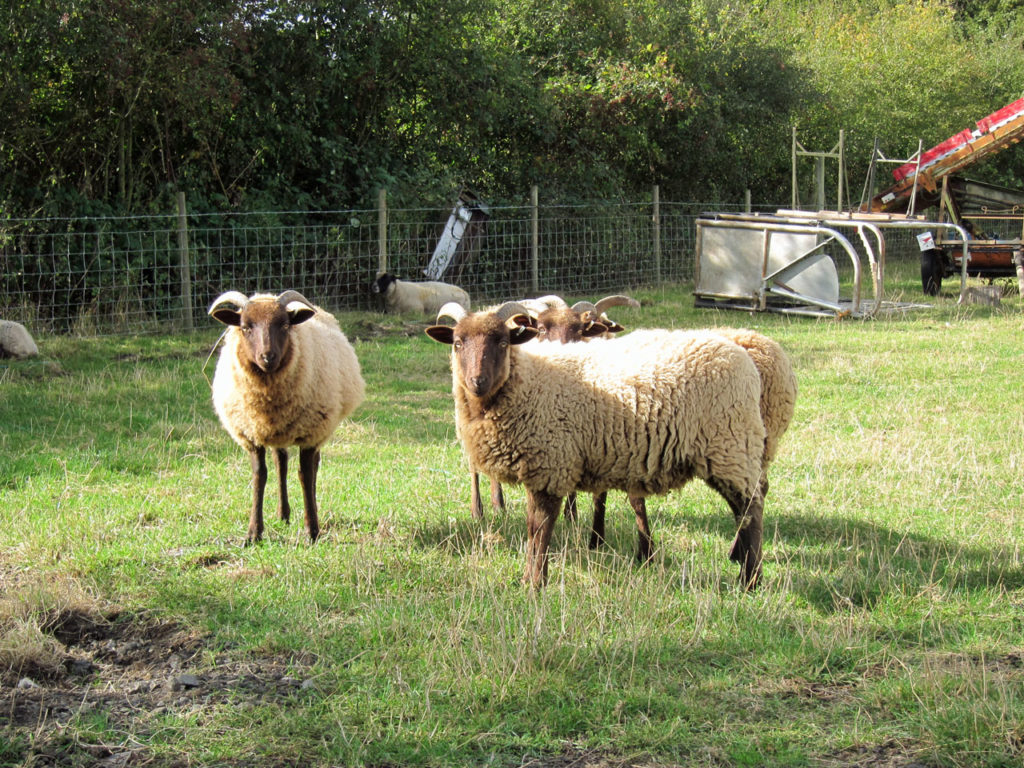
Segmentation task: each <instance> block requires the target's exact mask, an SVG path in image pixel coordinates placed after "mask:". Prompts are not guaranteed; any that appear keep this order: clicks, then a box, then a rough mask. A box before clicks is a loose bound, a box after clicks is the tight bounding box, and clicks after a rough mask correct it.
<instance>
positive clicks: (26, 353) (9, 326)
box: [0, 320, 39, 360]
mask: <svg viewBox="0 0 1024 768" xmlns="http://www.w3.org/2000/svg"><path fill="white" fill-rule="evenodd" d="M38 354H39V347H37V346H36V342H35V340H34V339H33V338H32V334H30V333H29V332H28V330H27V329H26V328H25V326H24V325H22V324H21V323H16V322H14V321H13V320H0V358H4V357H13V358H14V359H15V360H21V359H23V358H26V357H35V356H36V355H38Z"/></svg>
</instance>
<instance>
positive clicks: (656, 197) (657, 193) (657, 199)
mask: <svg viewBox="0 0 1024 768" xmlns="http://www.w3.org/2000/svg"><path fill="white" fill-rule="evenodd" d="M651 199H652V200H653V203H654V215H653V216H652V217H651V229H652V234H653V236H654V238H653V239H654V280H655V282H658V283H660V282H661V188H660V187H659V186H658V185H657V184H655V185H654V190H653V191H652V194H651Z"/></svg>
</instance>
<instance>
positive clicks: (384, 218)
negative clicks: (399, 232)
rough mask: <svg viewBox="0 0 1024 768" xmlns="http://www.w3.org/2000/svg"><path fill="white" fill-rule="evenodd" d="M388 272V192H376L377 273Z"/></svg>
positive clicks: (382, 190) (380, 190) (381, 190)
mask: <svg viewBox="0 0 1024 768" xmlns="http://www.w3.org/2000/svg"><path fill="white" fill-rule="evenodd" d="M387 271H388V191H387V190H386V189H379V190H377V273H378V274H380V273H382V272H387Z"/></svg>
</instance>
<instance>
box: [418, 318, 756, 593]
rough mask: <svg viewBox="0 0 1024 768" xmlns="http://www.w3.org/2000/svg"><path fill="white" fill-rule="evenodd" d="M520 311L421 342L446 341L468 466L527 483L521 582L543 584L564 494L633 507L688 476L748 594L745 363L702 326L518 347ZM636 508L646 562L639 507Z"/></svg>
mask: <svg viewBox="0 0 1024 768" xmlns="http://www.w3.org/2000/svg"><path fill="white" fill-rule="evenodd" d="M518 309H521V307H519V308H517V307H503V308H501V309H500V310H499V311H496V312H493V313H474V314H467V315H463V316H462V317H461V319H459V320H458V322H457V323H456V325H455V327H454V328H452V327H448V326H442V325H436V326H432V327H430V328H428V329H427V334H428V335H429V336H430V337H431V338H433V339H434V340H435V341H439V342H442V343H446V344H450V345H451V346H452V380H453V383H452V393H453V397H454V400H455V411H456V429H457V432H458V434H459V437H460V439H461V441H462V443H463V446H464V448H465V450H466V452H467V454H468V456H469V460H470V463H471V465H472V466H474V467H478V468H480V469H481V470H482V471H483V472H486V473H487V474H488V475H490V476H492V477H494V478H495V479H496V480H498V481H499V482H503V483H521V484H523V485H524V486H525V488H526V491H527V558H526V571H525V580H526V581H528V582H529V583H531V584H533V585H534V586H535V587H539V586H541V585H542V584H543V583H544V582H545V581H546V577H547V548H548V544H549V542H550V539H551V534H552V531H553V530H554V524H555V520H556V519H557V516H558V513H559V510H560V507H561V502H562V498H563V497H565V496H566V495H568V494H569V493H571V492H572V491H575V490H582V491H588V492H591V493H600V492H602V491H607V490H609V489H611V488H617V489H620V490H623V491H625V492H626V493H627V494H629V495H630V497H631V498H636V499H641V500H642V499H643V498H645V497H646V496H649V495H654V494H662V493H666V492H667V491H669V490H671V489H673V488H678V487H680V486H682V485H684V484H686V483H687V482H689V481H690V480H691V479H693V478H695V477H699V478H701V479H703V480H704V481H705V482H706V483H707V484H708V485H709V486H710V487H712V488H713V489H714V490H716V491H717V492H718V493H719V494H721V495H722V496H723V497H724V498H725V499H726V501H727V502H728V504H729V506H730V508H731V509H732V511H733V514H734V516H735V518H736V522H737V533H736V538H735V540H734V543H733V545H732V549H731V552H730V558H731V559H733V560H734V561H737V562H739V563H740V565H741V567H740V578H741V581H742V583H743V584H744V586H746V587H748V588H751V587H753V586H754V585H755V583H756V581H757V579H758V577H759V575H760V568H761V536H762V519H761V518H762V508H763V503H764V500H763V497H762V496H761V491H760V485H759V479H760V471H761V461H762V455H763V452H764V438H765V433H764V425H763V424H762V422H761V414H760V410H759V397H760V388H761V387H760V377H759V376H758V373H757V370H756V368H755V367H754V364H753V362H752V361H751V359H750V357H749V355H747V353H746V352H745V351H744V350H743V349H741V348H740V347H739V346H737V345H736V344H734V343H732V342H730V341H729V340H727V339H725V338H723V337H721V336H718V335H715V334H712V333H707V332H699V331H636V332H634V333H632V334H630V335H629V336H628V337H624V338H615V339H595V340H594V341H591V342H590V343H588V344H565V345H558V344H537V345H525V346H524V342H525V341H528V340H529V339H531V338H533V337H534V336H535V335H536V329H534V328H532V327H530V326H529V325H528V322H529V321H528V318H526V317H523V316H521V315H520V316H517V315H516V313H517V311H518ZM451 314H453V316H455V315H456V314H457V310H455V311H454V312H452V313H451ZM634 511H635V512H636V515H637V523H638V526H639V528H640V531H641V546H640V551H639V552H638V555H639V557H640V558H641V559H642V560H646V559H648V558H649V557H650V532H649V528H648V524H647V519H646V512H645V510H643V509H638V508H637V507H634Z"/></svg>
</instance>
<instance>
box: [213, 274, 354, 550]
mask: <svg viewBox="0 0 1024 768" xmlns="http://www.w3.org/2000/svg"><path fill="white" fill-rule="evenodd" d="M209 311H210V315H212V316H213V317H214V318H216V319H217V320H219V321H220V322H222V323H224V324H225V325H228V326H230V327H229V329H228V331H227V334H226V337H225V341H224V347H223V349H222V350H221V353H220V358H219V359H218V361H217V369H216V372H215V373H214V377H213V405H214V409H215V410H216V412H217V416H218V417H219V418H220V421H221V424H222V425H223V426H224V428H225V429H226V430H227V432H228V434H230V435H231V437H232V438H233V439H234V440H235V442H236V443H238V444H239V445H240V446H242V447H243V448H244V449H245V450H246V451H247V452H248V453H249V457H250V461H251V464H252V471H253V503H252V510H251V512H250V516H249V531H248V535H247V536H246V543H247V544H252V543H255V542H257V541H259V540H260V539H261V538H262V536H263V493H264V488H265V486H266V480H267V467H266V449H267V448H271V449H272V450H273V455H274V463H275V464H276V466H277V472H278V513H279V515H280V517H281V519H282V520H284V521H286V522H287V521H288V519H289V517H290V507H289V503H288V493H287V486H286V474H287V467H288V448H289V447H290V446H293V445H297V446H299V479H300V481H301V484H302V492H303V501H304V508H305V522H306V529H307V531H308V532H309V537H310V540H311V541H316V539H317V537H318V536H319V533H320V526H319V520H318V517H317V504H316V479H317V471H318V469H319V465H320V446H321V445H323V443H324V442H326V441H327V439H328V438H329V437H330V436H331V434H333V432H334V430H335V428H336V427H337V426H338V424H339V422H340V421H341V420H342V419H343V418H345V417H346V416H348V415H349V414H350V413H352V411H353V410H355V408H356V406H358V405H359V404H360V403H361V402H362V401H363V396H364V383H363V378H362V375H361V372H360V368H359V361H358V359H357V358H356V354H355V351H354V350H353V349H352V345H351V344H349V342H348V339H346V338H345V334H344V333H342V331H341V328H340V327H339V326H338V321H337V320H336V319H335V318H334V316H333V315H331V314H330V313H328V312H326V311H324V310H323V309H320V308H319V307H316V306H314V305H313V304H311V303H310V302H309V301H307V300H306V299H305V298H303V297H302V295H301V294H299V293H296V292H295V291H285V292H284V293H282V294H281V295H280V296H271V295H268V294H256V295H254V296H252V297H251V298H247V297H246V296H245V295H244V294H241V293H238V292H237V291H230V292H228V293H225V294H223V295H222V296H220V297H219V298H218V299H217V300H216V301H214V302H213V304H212V305H211V307H210V310H209Z"/></svg>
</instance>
